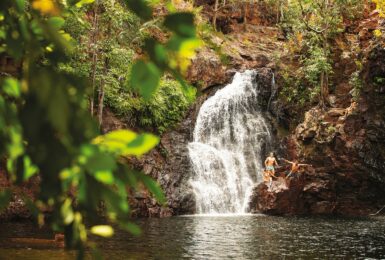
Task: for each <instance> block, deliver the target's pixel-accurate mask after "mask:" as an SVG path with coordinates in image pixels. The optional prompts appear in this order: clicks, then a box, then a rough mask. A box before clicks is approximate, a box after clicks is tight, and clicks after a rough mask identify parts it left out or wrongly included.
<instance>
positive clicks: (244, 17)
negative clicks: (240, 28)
mask: <svg viewBox="0 0 385 260" xmlns="http://www.w3.org/2000/svg"><path fill="white" fill-rule="evenodd" d="M248 4H249V2H248V1H246V2H245V3H244V4H243V9H244V11H243V12H244V14H243V24H244V25H245V28H246V26H247V14H248V12H249V10H248Z"/></svg>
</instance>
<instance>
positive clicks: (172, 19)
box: [164, 12, 195, 38]
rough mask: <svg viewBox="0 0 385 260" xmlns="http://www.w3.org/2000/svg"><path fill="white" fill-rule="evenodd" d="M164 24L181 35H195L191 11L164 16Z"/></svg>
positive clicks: (188, 36)
mask: <svg viewBox="0 0 385 260" xmlns="http://www.w3.org/2000/svg"><path fill="white" fill-rule="evenodd" d="M164 26H166V27H167V28H168V29H170V30H171V31H173V32H175V33H176V34H178V35H179V36H181V37H185V38H193V37H195V26H194V15H193V14H192V13H184V12H181V13H173V14H169V15H167V16H166V19H165V20H164Z"/></svg>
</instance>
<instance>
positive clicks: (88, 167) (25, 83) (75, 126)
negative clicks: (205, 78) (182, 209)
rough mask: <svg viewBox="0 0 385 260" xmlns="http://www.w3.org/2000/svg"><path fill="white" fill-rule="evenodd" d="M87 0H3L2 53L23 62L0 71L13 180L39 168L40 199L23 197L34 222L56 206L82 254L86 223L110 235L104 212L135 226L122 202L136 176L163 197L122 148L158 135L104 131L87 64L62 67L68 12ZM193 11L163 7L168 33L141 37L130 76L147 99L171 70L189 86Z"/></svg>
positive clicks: (136, 148)
mask: <svg viewBox="0 0 385 260" xmlns="http://www.w3.org/2000/svg"><path fill="white" fill-rule="evenodd" d="M92 2H93V1H84V0H82V1H57V2H56V1H49V0H46V1H44V0H35V1H32V5H30V4H29V2H28V1H25V0H17V1H14V0H3V1H1V2H0V10H1V11H0V12H1V13H0V17H1V19H0V20H1V21H0V41H1V42H0V46H1V49H0V51H1V57H0V58H2V59H4V58H8V59H9V58H11V59H12V61H13V62H14V64H16V66H20V73H17V74H16V75H13V76H12V75H6V76H5V77H2V78H1V88H0V93H1V95H0V129H1V131H0V154H1V156H2V158H5V159H6V161H7V171H8V173H9V174H10V176H11V181H12V182H13V183H15V184H21V183H22V182H23V181H26V180H28V179H29V178H30V177H31V176H33V175H35V174H37V173H38V174H39V175H40V177H41V178H40V179H41V182H40V192H39V194H38V197H37V199H36V201H29V200H28V199H26V203H27V204H28V205H29V207H30V210H31V212H32V213H33V214H34V215H35V216H36V219H37V220H39V224H43V222H44V217H43V215H42V214H43V213H42V212H43V211H44V210H46V209H48V208H49V209H52V212H53V214H52V219H51V220H50V224H51V226H52V228H53V229H54V230H55V231H58V232H64V233H65V237H66V245H67V247H70V248H77V249H79V250H80V251H79V252H80V254H79V256H80V257H81V256H83V252H84V249H85V245H86V243H87V237H88V234H89V230H90V232H92V233H93V234H97V235H101V236H105V237H108V236H110V235H112V234H113V229H112V228H111V227H109V226H106V225H105V224H103V223H105V221H106V220H107V221H108V222H116V223H117V224H118V225H119V227H120V228H122V229H125V230H128V231H131V232H132V233H136V234H137V233H138V232H139V229H138V228H137V227H136V226H135V225H133V224H132V223H131V222H130V221H129V212H130V208H129V205H128V203H127V196H128V192H130V191H131V190H134V189H136V188H137V184H138V183H140V182H141V183H143V184H144V186H145V187H146V188H147V189H149V190H150V191H151V192H152V193H153V194H154V196H155V197H156V198H157V199H158V201H159V203H164V201H165V199H164V196H163V193H162V192H161V190H160V188H159V185H158V184H157V183H156V182H155V181H154V180H152V179H151V178H150V177H148V176H146V175H143V174H141V173H138V172H136V171H133V170H132V169H130V167H129V166H128V165H126V164H125V163H124V162H125V160H124V158H125V157H128V156H140V155H142V154H144V153H146V152H148V151H149V150H150V149H152V148H153V147H154V146H155V145H157V143H158V141H159V140H158V138H157V137H155V136H153V135H151V134H136V133H134V132H132V131H129V130H120V131H115V132H110V133H107V134H105V135H100V133H99V127H98V126H97V124H96V123H95V120H94V118H93V117H92V115H91V114H90V112H89V102H88V99H87V97H89V96H90V94H91V95H92V89H91V88H90V83H89V81H88V80H87V77H85V76H86V74H87V70H86V69H85V70H84V71H85V73H84V72H81V73H73V72H71V71H68V70H65V69H63V68H62V67H61V66H62V65H63V64H68V63H69V62H70V59H69V57H72V55H73V53H74V51H75V50H76V48H74V46H73V44H72V43H73V40H72V38H71V36H70V34H68V33H67V32H66V31H64V30H63V25H64V23H65V19H66V17H67V16H68V12H70V11H71V8H82V6H83V4H89V3H91V4H92ZM63 3H65V4H63ZM125 3H126V4H127V5H128V7H129V8H130V9H131V10H132V11H133V12H135V13H136V14H137V15H138V16H139V17H140V18H141V19H142V21H148V20H150V19H151V17H152V10H151V8H150V7H148V6H147V4H146V1H139V0H126V1H125ZM59 15H60V16H59ZM193 18H194V17H193V16H192V15H191V14H189V13H172V14H169V15H167V16H166V17H165V21H164V26H165V27H166V28H168V29H169V30H170V31H171V34H170V39H169V40H168V42H167V43H166V44H165V45H163V44H160V43H158V42H157V41H155V40H153V39H147V40H146V41H145V50H146V51H147V55H145V56H143V59H141V60H139V61H137V62H136V64H135V65H134V66H133V71H132V72H131V84H132V86H133V87H134V88H135V89H136V90H137V91H138V92H139V93H141V94H142V96H143V98H144V99H146V100H150V98H151V97H152V96H153V93H154V92H155V91H156V90H157V89H158V85H159V84H158V83H159V82H160V79H161V77H163V74H164V73H169V74H171V75H173V76H175V77H176V78H177V79H178V80H179V81H180V83H181V85H182V86H183V87H182V90H183V91H184V92H186V93H190V92H191V88H190V87H189V86H187V85H186V84H185V83H184V81H183V80H182V74H183V69H184V65H183V64H182V63H181V61H180V60H179V59H178V58H179V57H183V58H186V57H187V56H189V55H191V54H192V53H191V52H190V49H189V48H188V49H189V50H188V51H186V50H185V47H184V46H185V45H188V46H191V45H193V46H196V45H197V43H198V42H199V41H198V40H197V39H196V38H195V29H194V19H193ZM191 43H194V44H191ZM18 64H20V65H18ZM10 197H11V196H10V191H9V190H6V191H1V192H0V209H1V208H4V206H5V205H6V203H7V202H8V201H9V199H10ZM102 216H103V219H102V218H101V217H102ZM85 221H87V226H86V225H85ZM89 225H90V226H91V228H90V229H89Z"/></svg>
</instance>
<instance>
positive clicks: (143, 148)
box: [122, 134, 159, 156]
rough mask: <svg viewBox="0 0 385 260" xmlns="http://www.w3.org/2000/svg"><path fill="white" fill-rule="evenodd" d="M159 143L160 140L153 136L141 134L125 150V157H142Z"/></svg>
mask: <svg viewBox="0 0 385 260" xmlns="http://www.w3.org/2000/svg"><path fill="white" fill-rule="evenodd" d="M158 143H159V138H158V137H156V136H155V135H152V134H141V135H139V136H138V137H137V138H135V140H133V141H132V142H130V143H129V144H128V145H127V146H126V147H125V149H124V150H123V152H122V154H123V155H136V156H140V155H143V154H145V153H147V152H149V151H150V150H151V149H152V148H154V147H155V146H156V145H158Z"/></svg>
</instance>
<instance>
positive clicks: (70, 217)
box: [60, 199, 75, 225]
mask: <svg viewBox="0 0 385 260" xmlns="http://www.w3.org/2000/svg"><path fill="white" fill-rule="evenodd" d="M60 214H61V216H62V219H63V222H64V224H65V225H69V224H71V223H72V222H73V221H74V217H75V215H74V212H73V210H72V202H71V199H66V200H65V201H64V203H63V204H62V206H61V208H60Z"/></svg>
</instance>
